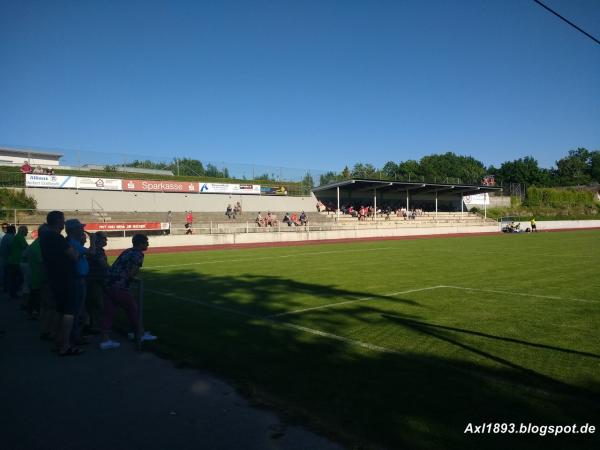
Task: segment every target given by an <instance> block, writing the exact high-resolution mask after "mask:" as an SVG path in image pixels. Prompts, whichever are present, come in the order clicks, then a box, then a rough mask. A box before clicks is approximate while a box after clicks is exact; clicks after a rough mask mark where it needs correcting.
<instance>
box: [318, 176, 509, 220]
mask: <svg viewBox="0 0 600 450" xmlns="http://www.w3.org/2000/svg"><path fill="white" fill-rule="evenodd" d="M312 191H313V193H314V194H315V196H316V197H317V198H318V199H319V200H321V201H323V202H325V203H333V204H334V205H336V209H337V211H338V217H339V210H340V206H341V205H344V204H347V203H350V204H353V205H354V206H355V207H357V206H359V205H360V204H363V205H373V206H374V207H375V210H377V207H378V206H379V207H385V206H388V205H390V206H404V207H405V208H406V209H407V210H408V209H411V208H422V209H423V210H424V211H430V212H435V213H437V212H438V211H439V212H457V211H460V212H464V210H465V209H466V208H465V197H467V196H471V197H472V196H475V195H479V194H488V195H489V194H494V193H500V192H501V191H502V188H500V187H494V186H483V185H468V184H443V183H425V182H410V181H408V182H407V181H382V180H368V179H350V180H344V181H338V182H335V183H330V184H326V185H323V186H318V187H316V188H314V189H313V190H312ZM487 198H488V197H487V196H484V199H487ZM482 203H483V204H482V205H481V206H482V207H483V210H484V215H485V216H486V217H487V204H488V201H483V202H482Z"/></svg>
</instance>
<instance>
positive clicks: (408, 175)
mask: <svg viewBox="0 0 600 450" xmlns="http://www.w3.org/2000/svg"><path fill="white" fill-rule="evenodd" d="M398 175H399V178H401V179H402V180H416V179H417V178H418V177H420V176H421V166H420V165H419V162H418V161H415V160H414V159H409V160H407V161H402V162H400V163H398Z"/></svg>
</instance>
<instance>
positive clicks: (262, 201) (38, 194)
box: [25, 188, 317, 212]
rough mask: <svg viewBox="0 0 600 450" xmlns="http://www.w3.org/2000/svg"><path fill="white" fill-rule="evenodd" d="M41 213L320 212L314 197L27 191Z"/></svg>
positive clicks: (38, 189)
mask: <svg viewBox="0 0 600 450" xmlns="http://www.w3.org/2000/svg"><path fill="white" fill-rule="evenodd" d="M25 193H26V194H27V195H29V196H31V197H33V198H34V199H35V200H36V201H37V207H38V209H47V210H51V209H63V210H67V211H69V210H71V211H72V210H90V209H96V210H97V209H99V208H102V209H103V210H105V211H123V212H134V211H147V212H161V211H174V212H182V211H188V210H192V211H206V212H223V211H225V208H227V205H228V204H230V203H231V204H232V205H233V204H234V203H235V202H238V201H239V202H240V203H241V204H242V209H243V210H244V211H277V212H287V211H303V210H304V211H316V203H317V200H316V199H315V197H314V195H312V194H311V195H310V196H309V197H285V196H284V197H276V196H262V195H227V194H175V193H164V192H120V191H93V190H75V189H43V188H25Z"/></svg>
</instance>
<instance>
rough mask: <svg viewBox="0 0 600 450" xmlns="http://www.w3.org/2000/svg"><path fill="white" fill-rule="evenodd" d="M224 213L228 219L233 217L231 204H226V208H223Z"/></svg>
mask: <svg viewBox="0 0 600 450" xmlns="http://www.w3.org/2000/svg"><path fill="white" fill-rule="evenodd" d="M225 215H226V216H227V218H228V219H230V220H231V219H232V218H233V219H235V213H234V212H233V209H232V208H231V204H229V205H227V209H226V210H225Z"/></svg>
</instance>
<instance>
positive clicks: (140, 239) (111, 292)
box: [100, 234, 156, 350]
mask: <svg viewBox="0 0 600 450" xmlns="http://www.w3.org/2000/svg"><path fill="white" fill-rule="evenodd" d="M131 242H132V244H133V246H132V247H131V248H129V249H127V250H125V251H123V252H122V253H121V254H120V255H119V257H118V258H117V260H116V261H115V262H114V263H113V265H112V267H111V268H110V272H109V275H108V281H107V300H106V302H105V304H104V319H103V321H102V342H101V343H100V348H101V349H102V350H109V349H112V348H118V347H120V346H121V344H120V343H118V342H115V341H113V340H111V339H110V331H111V329H112V323H113V320H114V317H115V314H116V312H117V308H118V307H121V308H123V309H124V310H125V311H126V313H127V317H128V318H129V325H130V326H131V328H133V333H134V336H135V338H136V340H137V339H138V337H139V339H141V340H142V341H152V340H155V339H156V336H153V335H152V334H150V333H148V332H143V330H140V327H139V310H138V305H137V303H136V301H135V298H134V297H133V292H132V291H131V282H132V281H134V280H135V279H136V276H137V275H138V273H139V271H140V268H141V267H142V265H143V264H144V252H145V251H146V250H148V237H147V236H144V235H143V234H136V235H134V236H133V238H132V240H131ZM138 333H141V336H138Z"/></svg>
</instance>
